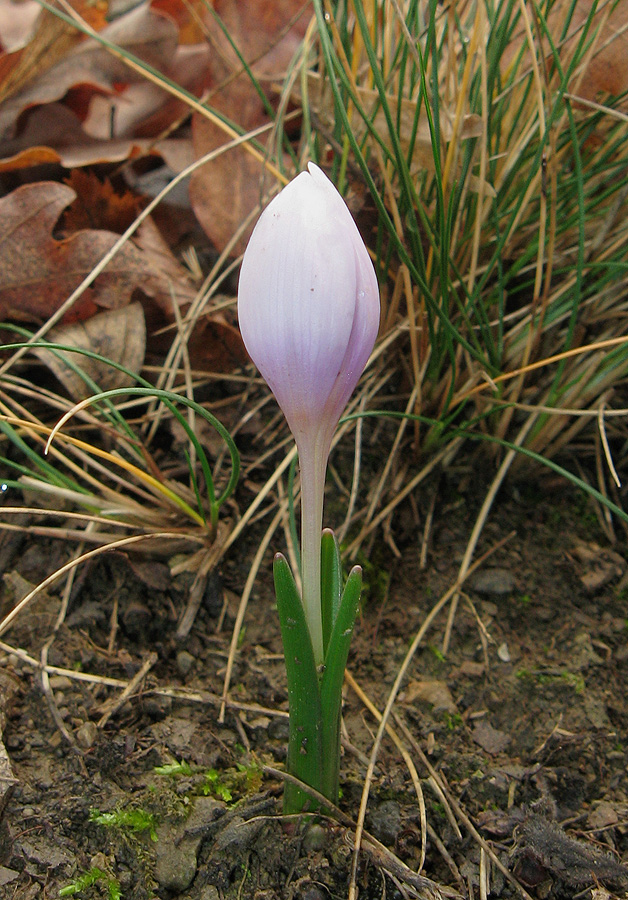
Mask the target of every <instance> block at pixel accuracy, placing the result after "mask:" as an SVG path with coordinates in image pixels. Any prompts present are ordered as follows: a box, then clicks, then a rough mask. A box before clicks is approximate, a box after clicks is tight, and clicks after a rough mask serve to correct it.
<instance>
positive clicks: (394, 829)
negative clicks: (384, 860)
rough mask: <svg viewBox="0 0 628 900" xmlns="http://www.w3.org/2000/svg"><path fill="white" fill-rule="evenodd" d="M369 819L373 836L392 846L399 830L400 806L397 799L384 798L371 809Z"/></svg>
mask: <svg viewBox="0 0 628 900" xmlns="http://www.w3.org/2000/svg"><path fill="white" fill-rule="evenodd" d="M370 819H371V829H372V831H373V834H374V835H375V837H376V838H377V839H378V840H379V841H381V842H382V844H386V846H391V847H392V846H394V843H395V841H396V840H397V835H398V834H399V832H400V831H401V807H400V806H399V804H398V803H397V801H396V800H384V802H383V803H380V804H379V806H378V807H377V808H376V809H374V810H373V812H372V813H371V815H370Z"/></svg>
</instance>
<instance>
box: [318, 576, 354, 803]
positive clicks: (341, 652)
mask: <svg viewBox="0 0 628 900" xmlns="http://www.w3.org/2000/svg"><path fill="white" fill-rule="evenodd" d="M361 590H362V569H361V568H360V567H359V566H355V567H354V568H353V569H352V570H351V572H350V574H349V578H348V579H347V583H346V585H345V589H344V591H343V593H342V598H341V600H340V607H339V609H338V614H337V616H336V621H335V622H334V628H333V631H332V634H331V638H330V641H329V647H328V649H327V656H326V657H325V672H324V674H323V680H322V682H321V719H322V724H323V736H322V747H323V760H324V770H323V784H322V788H321V793H323V794H324V795H325V796H326V797H329V799H330V800H333V801H334V802H337V800H338V767H339V764H340V704H341V700H342V682H343V678H344V674H345V668H346V666H347V658H348V656H349V647H350V645H351V637H352V635H353V626H354V625H355V617H356V615H357V612H358V605H359V602H360V592H361Z"/></svg>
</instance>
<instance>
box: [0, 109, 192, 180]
mask: <svg viewBox="0 0 628 900" xmlns="http://www.w3.org/2000/svg"><path fill="white" fill-rule="evenodd" d="M0 156H1V157H3V158H0V172H10V171H13V170H15V169H23V168H27V167H28V166H35V165H41V164H43V163H59V164H60V165H62V166H64V167H65V168H66V169H74V168H76V167H79V166H93V165H98V164H100V163H112V162H123V161H124V160H127V159H133V158H135V157H137V156H161V157H162V158H163V159H164V160H165V161H166V162H167V163H168V165H169V166H170V168H171V169H172V170H173V171H174V172H180V171H181V170H182V169H184V168H185V166H186V165H189V164H190V162H192V161H193V155H192V146H191V141H190V140H189V139H187V138H186V139H174V138H170V139H166V140H162V141H155V140H153V139H152V138H151V139H149V138H146V139H140V138H136V139H134V138H130V139H119V140H106V141H101V140H97V139H96V138H92V137H90V136H89V135H88V134H86V133H85V131H84V130H83V127H82V125H81V123H80V121H79V119H78V117H77V116H76V114H75V113H74V112H72V110H71V109H68V107H67V106H65V105H64V104H61V103H47V104H44V105H43V106H38V107H35V108H34V109H33V110H31V111H29V112H28V114H27V116H26V124H25V127H24V129H23V131H22V132H21V134H20V136H19V137H17V138H15V139H13V140H10V141H3V142H2V143H0Z"/></svg>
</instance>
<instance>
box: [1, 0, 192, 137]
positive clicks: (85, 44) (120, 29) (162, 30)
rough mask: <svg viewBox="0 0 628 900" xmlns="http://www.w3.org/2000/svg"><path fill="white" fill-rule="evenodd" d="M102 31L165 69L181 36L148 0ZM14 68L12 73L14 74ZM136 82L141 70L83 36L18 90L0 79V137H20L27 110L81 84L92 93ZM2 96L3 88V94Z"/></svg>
mask: <svg viewBox="0 0 628 900" xmlns="http://www.w3.org/2000/svg"><path fill="white" fill-rule="evenodd" d="M75 33H76V31H75V29H74V30H73V34H75ZM101 36H102V37H103V38H105V39H106V40H108V41H109V42H110V43H112V44H116V45H117V46H118V47H122V48H124V49H125V50H128V51H129V52H130V53H133V54H134V55H135V56H138V57H139V58H140V59H142V60H143V61H145V62H147V63H149V64H150V65H153V66H156V67H157V68H162V69H163V68H164V64H165V63H167V62H168V61H169V60H171V59H172V57H173V56H174V54H175V51H176V48H177V39H178V34H177V28H176V25H175V24H174V22H171V21H170V20H169V19H167V18H165V17H164V16H162V15H159V14H157V13H154V12H153V11H152V10H151V9H150V7H149V5H148V4H147V3H141V4H140V5H139V6H137V7H136V8H135V9H133V10H131V11H130V12H128V13H125V14H124V15H122V16H120V17H119V18H117V19H116V20H115V21H113V22H111V23H110V24H108V25H107V26H106V27H105V28H104V29H103V30H102V32H101ZM15 71H16V70H13V72H12V73H11V77H14V76H15ZM167 74H168V73H167ZM138 81H141V77H140V76H139V75H137V74H135V73H134V72H132V71H131V70H130V69H129V68H128V66H126V65H125V64H124V62H122V61H121V60H120V59H118V57H116V56H113V55H112V54H111V53H109V52H108V51H107V50H106V49H105V48H104V47H102V46H101V45H100V44H99V43H98V42H96V41H95V40H92V39H88V40H84V41H81V42H80V43H79V44H78V45H76V46H73V47H72V49H71V50H70V52H66V48H65V46H63V47H61V49H60V50H59V51H58V59H56V60H55V65H53V66H51V67H49V68H47V71H44V72H43V74H41V75H40V76H39V77H37V78H35V79H34V80H33V79H31V78H30V77H29V78H27V79H26V80H24V81H23V82H22V81H20V82H19V84H18V85H17V86H18V88H19V89H18V90H15V91H14V90H13V88H12V87H11V86H10V87H11V89H10V90H8V93H7V86H6V85H5V84H4V83H3V84H0V89H1V91H2V92H4V94H6V99H5V100H4V102H3V103H1V104H0V139H1V140H3V141H4V140H10V139H11V138H12V137H15V136H16V129H17V127H18V125H19V123H18V119H19V118H20V116H21V114H22V113H23V112H24V110H26V109H28V108H30V107H32V106H36V105H40V104H45V103H51V102H54V101H55V100H60V99H61V98H62V97H64V96H65V95H66V94H67V93H68V91H70V90H72V89H73V88H76V87H77V86H79V85H82V86H84V87H89V89H90V91H91V93H105V94H110V95H112V96H115V94H116V93H117V92H118V91H119V90H121V89H122V88H123V86H124V85H127V84H131V83H134V82H138ZM2 96H3V93H1V92H0V98H1V97H2ZM3 155H4V154H3Z"/></svg>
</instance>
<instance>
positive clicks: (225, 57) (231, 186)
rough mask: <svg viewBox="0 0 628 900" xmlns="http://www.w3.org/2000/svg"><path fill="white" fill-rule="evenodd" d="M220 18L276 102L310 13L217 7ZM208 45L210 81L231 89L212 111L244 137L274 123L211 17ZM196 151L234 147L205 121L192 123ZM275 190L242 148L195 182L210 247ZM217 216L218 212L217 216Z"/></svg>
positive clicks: (291, 3) (290, 8)
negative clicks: (230, 121)
mask: <svg viewBox="0 0 628 900" xmlns="http://www.w3.org/2000/svg"><path fill="white" fill-rule="evenodd" d="M214 12H215V13H216V14H217V15H218V16H220V18H221V19H222V22H223V25H224V27H225V29H226V30H227V31H228V33H229V35H230V36H231V38H232V39H233V41H234V43H235V45H236V46H237V47H238V50H239V52H240V53H241V54H242V57H243V58H244V59H245V60H246V61H247V62H248V63H249V64H250V66H251V68H252V70H253V72H254V74H255V76H256V77H257V78H258V80H259V82H260V84H261V85H262V86H265V88H266V89H267V90H268V95H269V96H271V95H272V91H271V84H272V83H273V82H275V81H281V80H283V76H284V75H285V72H286V70H287V68H288V66H289V63H290V61H291V59H292V58H293V56H294V53H295V51H296V49H297V47H298V45H299V43H300V41H301V40H302V38H303V35H304V34H305V30H306V28H307V25H308V23H309V20H310V17H311V9H309V8H308V7H307V5H305V4H304V3H303V0H279V2H277V3H268V2H267V0H237V2H236V0H215V3H214ZM205 24H206V28H207V32H208V40H209V41H210V42H211V44H212V46H213V47H215V48H216V52H215V53H214V54H213V56H212V58H211V76H212V82H213V83H214V84H216V85H219V84H222V83H225V86H224V87H223V88H222V90H220V91H218V92H217V93H216V94H214V96H213V97H212V106H213V107H214V108H215V109H217V110H218V111H219V112H222V113H224V114H225V115H226V116H227V117H229V118H231V119H236V121H237V124H238V125H239V126H240V127H241V128H242V129H243V130H244V131H250V130H252V129H253V128H256V127H258V126H259V125H262V124H264V123H265V122H267V121H268V116H267V113H266V110H265V107H264V103H263V102H262V100H261V99H260V97H259V95H258V93H257V91H256V90H255V88H254V87H253V84H252V83H251V80H250V79H249V77H248V75H246V74H239V73H242V63H241V62H240V60H239V59H238V56H237V54H236V53H235V51H234V49H233V47H232V46H231V45H230V43H229V42H228V41H227V39H226V37H225V35H224V33H223V31H222V28H221V27H220V26H219V24H218V23H217V22H216V20H215V18H214V17H213V16H212V14H211V13H208V14H207V15H206V18H205ZM192 135H193V142H194V151H195V153H196V156H197V158H198V157H201V156H204V155H205V154H207V153H210V152H211V151H212V150H217V149H218V148H220V147H222V146H223V145H224V144H225V143H227V142H228V140H229V137H228V136H227V135H226V134H225V132H224V131H223V130H222V129H221V128H220V127H219V126H217V125H215V124H214V123H213V122H210V121H209V120H208V119H207V118H205V117H204V116H201V115H200V114H195V115H194V116H193V118H192ZM270 186H272V182H271V184H269V179H268V178H265V173H264V167H263V163H261V162H260V161H259V160H256V159H255V158H254V157H253V156H251V154H250V153H248V152H247V151H246V150H244V149H242V148H240V147H237V148H234V149H232V150H230V151H229V152H228V153H224V154H221V155H220V156H218V157H217V158H216V159H214V160H212V162H211V163H208V164H207V165H206V166H203V168H202V169H199V170H198V171H197V172H195V173H194V175H193V176H192V178H191V180H190V200H191V203H192V208H193V209H194V212H195V214H196V216H197V217H198V220H199V222H200V223H201V225H202V227H203V229H204V231H205V232H206V234H207V235H208V236H209V238H210V240H211V241H212V243H213V244H214V245H215V246H216V247H217V248H218V249H219V250H222V249H224V247H225V246H226V244H227V243H228V241H229V240H230V239H231V238H232V237H233V235H234V234H235V233H236V232H238V229H240V227H241V226H242V225H243V224H244V223H245V222H246V220H247V217H250V216H251V214H252V213H254V211H255V209H256V208H257V207H258V206H259V203H260V200H261V198H262V196H263V193H264V189H266V190H268V188H269V187H270ZM217 211H218V212H217ZM252 228H253V222H252V221H251V222H249V224H248V226H247V227H245V228H244V229H243V230H242V231H241V233H240V234H239V237H238V240H237V242H236V243H235V244H234V246H233V249H232V254H233V255H234V256H235V255H237V254H239V253H241V252H242V251H243V249H244V247H245V245H246V243H247V241H248V237H249V235H250V233H251V231H252Z"/></svg>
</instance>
